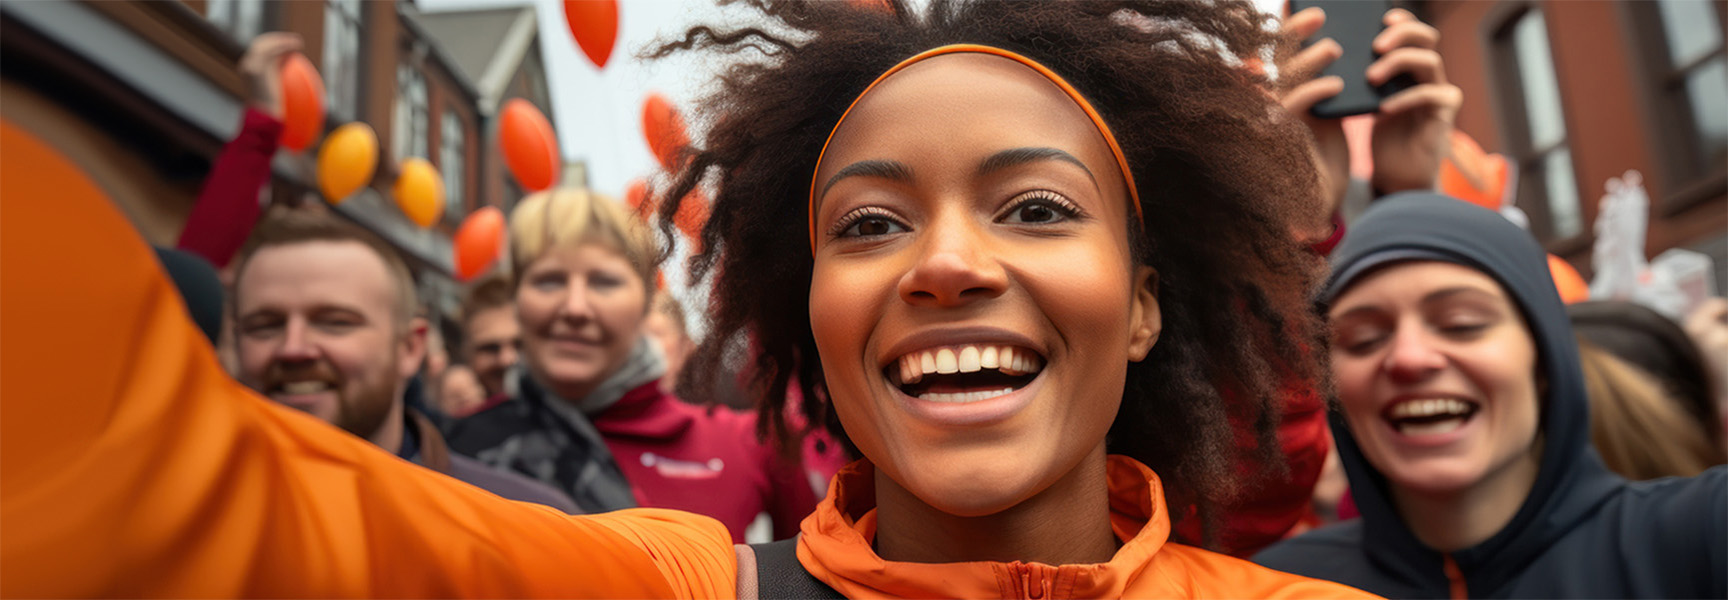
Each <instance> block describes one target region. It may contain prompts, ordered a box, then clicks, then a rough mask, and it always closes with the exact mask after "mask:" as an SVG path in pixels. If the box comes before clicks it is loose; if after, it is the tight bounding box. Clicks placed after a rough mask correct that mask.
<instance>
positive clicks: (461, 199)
mask: <svg viewBox="0 0 1728 600" xmlns="http://www.w3.org/2000/svg"><path fill="white" fill-rule="evenodd" d="M452 127H454V130H452ZM452 133H454V136H453V135H452ZM452 138H454V142H452ZM467 139H468V124H467V123H466V122H464V120H463V119H462V115H461V114H458V113H457V112H456V111H454V110H450V108H449V107H445V109H444V110H443V111H442V112H441V117H440V118H439V130H438V172H439V175H442V176H443V178H444V214H445V216H446V217H447V218H450V219H454V220H457V221H460V220H461V219H462V218H463V217H464V216H466V215H467V214H468V194H467V186H468V173H467V168H468V152H467ZM452 159H454V160H452ZM452 178H454V181H452Z"/></svg>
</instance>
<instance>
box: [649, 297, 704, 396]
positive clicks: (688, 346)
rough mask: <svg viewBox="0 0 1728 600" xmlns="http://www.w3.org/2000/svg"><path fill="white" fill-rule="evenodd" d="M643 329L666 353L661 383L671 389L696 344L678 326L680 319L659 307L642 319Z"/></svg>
mask: <svg viewBox="0 0 1728 600" xmlns="http://www.w3.org/2000/svg"><path fill="white" fill-rule="evenodd" d="M642 329H643V331H644V332H646V333H647V334H648V339H651V340H654V343H655V344H657V345H659V346H660V352H661V354H664V355H666V376H665V377H663V378H661V380H660V385H661V387H662V388H663V389H666V390H671V389H673V387H675V386H676V385H677V382H678V371H679V370H680V369H682V368H684V359H685V357H687V356H689V355H690V351H691V350H692V349H693V347H694V344H693V343H691V341H690V337H689V336H687V335H685V334H684V329H683V328H682V327H679V326H678V321H676V320H674V319H673V318H672V317H671V316H668V315H666V314H665V313H663V312H661V311H660V310H658V309H656V310H654V311H651V312H649V313H648V318H647V319H645V320H643V321H642Z"/></svg>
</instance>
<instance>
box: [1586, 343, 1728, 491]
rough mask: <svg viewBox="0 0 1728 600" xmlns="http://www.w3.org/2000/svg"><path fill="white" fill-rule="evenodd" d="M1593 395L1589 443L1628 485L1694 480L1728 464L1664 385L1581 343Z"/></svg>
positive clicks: (1599, 350) (1722, 453) (1603, 352)
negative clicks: (1631, 481)
mask: <svg viewBox="0 0 1728 600" xmlns="http://www.w3.org/2000/svg"><path fill="white" fill-rule="evenodd" d="M1578 357H1579V362H1580V363H1582V365H1583V367H1584V385H1585V386H1586V387H1588V388H1589V390H1590V437H1591V440H1592V441H1593V442H1594V443H1595V445H1596V451H1597V452H1599V453H1601V454H1602V461H1603V462H1605V463H1607V464H1608V468H1610V469H1613V470H1614V471H1615V472H1616V473H1619V474H1621V475H1623V476H1625V477H1627V478H1628V479H1636V480H1643V479H1656V478H1658V477H1690V476H1693V475H1697V474H1699V473H1701V472H1703V471H1704V469H1708V468H1710V467H1712V466H1714V465H1719V464H1723V463H1728V456H1724V451H1723V449H1722V448H1721V447H1720V446H1717V445H1715V444H1712V443H1710V438H1709V436H1708V435H1706V434H1705V432H1704V427H1703V424H1701V423H1699V422H1698V420H1697V419H1694V418H1692V415H1690V414H1688V413H1687V412H1686V410H1685V409H1684V408H1682V407H1681V404H1680V401H1679V400H1677V399H1675V398H1674V397H1673V396H1672V395H1671V394H1669V393H1668V392H1667V391H1666V390H1665V389H1664V388H1663V387H1662V384H1661V382H1660V381H1657V380H1656V378H1655V377H1653V376H1651V375H1650V374H1649V373H1646V372H1644V371H1643V370H1641V369H1639V368H1638V367H1635V366H1632V365H1631V364H1629V363H1627V362H1625V361H1622V360H1620V359H1619V358H1616V357H1615V356H1614V355H1612V354H1609V353H1608V352H1607V351H1606V350H1603V349H1601V348H1598V347H1596V346H1595V345H1592V344H1590V343H1589V342H1586V341H1584V340H1579V341H1578Z"/></svg>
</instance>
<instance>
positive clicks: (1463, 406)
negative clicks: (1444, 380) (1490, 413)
mask: <svg viewBox="0 0 1728 600" xmlns="http://www.w3.org/2000/svg"><path fill="white" fill-rule="evenodd" d="M1481 409H1482V405H1480V404H1477V403H1475V402H1470V401H1468V400H1459V399H1456V398H1423V399H1416V400H1405V401H1402V402H1398V403H1395V404H1393V405H1391V406H1388V407H1386V410H1385V412H1384V413H1383V415H1384V416H1385V418H1386V421H1387V422H1388V423H1391V424H1392V429H1394V430H1396V431H1397V432H1398V433H1401V434H1404V435H1410V436H1419V435H1439V434H1443V433H1451V432H1452V431H1455V430H1457V429H1458V428H1459V427H1463V426H1464V425H1465V424H1466V423H1469V422H1470V419H1471V418H1472V417H1475V416H1476V413H1477V412H1478V411H1480V410H1481Z"/></svg>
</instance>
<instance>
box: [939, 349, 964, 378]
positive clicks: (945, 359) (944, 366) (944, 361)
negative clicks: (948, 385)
mask: <svg viewBox="0 0 1728 600" xmlns="http://www.w3.org/2000/svg"><path fill="white" fill-rule="evenodd" d="M959 371H960V365H959V363H958V361H956V360H955V359H954V351H953V350H949V349H947V348H943V349H941V350H937V351H936V372H937V373H942V374H944V375H946V374H949V373H958V372H959Z"/></svg>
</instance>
